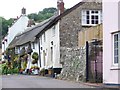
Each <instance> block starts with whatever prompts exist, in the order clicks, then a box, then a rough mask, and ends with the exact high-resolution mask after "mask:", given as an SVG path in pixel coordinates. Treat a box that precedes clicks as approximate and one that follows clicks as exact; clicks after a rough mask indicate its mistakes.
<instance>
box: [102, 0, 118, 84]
mask: <svg viewBox="0 0 120 90" xmlns="http://www.w3.org/2000/svg"><path fill="white" fill-rule="evenodd" d="M110 11H112V12H110ZM103 13H104V14H103V83H104V84H107V85H117V86H120V57H119V56H120V47H119V46H120V19H119V18H120V17H119V16H120V0H114V1H108V0H103Z"/></svg>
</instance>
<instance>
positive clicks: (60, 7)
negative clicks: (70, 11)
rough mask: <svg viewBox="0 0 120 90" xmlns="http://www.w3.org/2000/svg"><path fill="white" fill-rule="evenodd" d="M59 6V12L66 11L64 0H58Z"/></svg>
mask: <svg viewBox="0 0 120 90" xmlns="http://www.w3.org/2000/svg"><path fill="white" fill-rule="evenodd" d="M57 8H58V13H59V14H61V13H63V12H64V2H63V0H58V1H57Z"/></svg>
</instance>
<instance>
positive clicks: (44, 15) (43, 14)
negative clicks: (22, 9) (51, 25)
mask: <svg viewBox="0 0 120 90" xmlns="http://www.w3.org/2000/svg"><path fill="white" fill-rule="evenodd" d="M56 11H57V9H56V8H53V7H51V8H44V9H43V10H42V11H39V12H38V14H37V13H31V14H29V15H28V17H29V19H34V20H35V21H36V22H41V21H44V20H46V19H48V18H50V17H51V16H53V15H54V13H55V12H56Z"/></svg>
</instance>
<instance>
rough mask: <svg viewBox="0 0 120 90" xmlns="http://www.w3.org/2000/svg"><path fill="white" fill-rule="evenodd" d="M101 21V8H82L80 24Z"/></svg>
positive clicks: (84, 24) (95, 23)
mask: <svg viewBox="0 0 120 90" xmlns="http://www.w3.org/2000/svg"><path fill="white" fill-rule="evenodd" d="M101 23H102V12H101V10H83V11H82V25H83V26H94V25H97V24H101Z"/></svg>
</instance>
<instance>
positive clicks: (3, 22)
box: [0, 17, 14, 37]
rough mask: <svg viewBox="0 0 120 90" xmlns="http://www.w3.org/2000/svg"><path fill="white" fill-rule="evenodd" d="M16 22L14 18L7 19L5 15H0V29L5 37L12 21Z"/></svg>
mask: <svg viewBox="0 0 120 90" xmlns="http://www.w3.org/2000/svg"><path fill="white" fill-rule="evenodd" d="M13 22H14V20H13V19H12V18H10V19H9V20H6V19H5V18H3V17H0V26H1V28H0V31H2V37H4V36H5V35H6V34H7V32H8V27H9V26H11V25H12V23H13Z"/></svg>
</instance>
